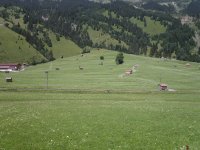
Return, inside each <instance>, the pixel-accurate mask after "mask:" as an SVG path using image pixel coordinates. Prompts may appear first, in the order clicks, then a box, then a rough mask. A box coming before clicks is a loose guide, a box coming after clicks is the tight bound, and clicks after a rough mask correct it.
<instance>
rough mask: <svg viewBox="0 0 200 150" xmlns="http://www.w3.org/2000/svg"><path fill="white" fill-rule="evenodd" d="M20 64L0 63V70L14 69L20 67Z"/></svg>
mask: <svg viewBox="0 0 200 150" xmlns="http://www.w3.org/2000/svg"><path fill="white" fill-rule="evenodd" d="M21 66H22V65H21V64H0V71H14V70H15V71H16V70H20V69H21Z"/></svg>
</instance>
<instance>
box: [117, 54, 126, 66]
mask: <svg viewBox="0 0 200 150" xmlns="http://www.w3.org/2000/svg"><path fill="white" fill-rule="evenodd" d="M115 62H116V64H117V65H120V64H123V63H124V55H123V53H122V52H120V53H118V54H117V56H116V58H115Z"/></svg>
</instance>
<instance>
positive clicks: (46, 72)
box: [45, 71, 49, 89]
mask: <svg viewBox="0 0 200 150" xmlns="http://www.w3.org/2000/svg"><path fill="white" fill-rule="evenodd" d="M48 73H49V72H48V71H45V74H46V79H47V80H46V88H47V89H48V80H49V77H48Z"/></svg>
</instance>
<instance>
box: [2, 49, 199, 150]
mask: <svg viewBox="0 0 200 150" xmlns="http://www.w3.org/2000/svg"><path fill="white" fill-rule="evenodd" d="M101 55H103V56H104V57H105V60H104V65H103V66H101V65H98V64H99V62H100V60H99V56H101ZM115 56H116V52H112V51H105V50H99V51H97V50H96V51H92V53H90V54H86V55H84V56H83V57H81V56H74V57H70V58H64V59H59V60H56V61H54V62H50V63H46V64H40V65H37V66H33V67H29V68H27V69H26V70H25V71H23V72H19V73H10V74H9V76H12V77H13V79H14V82H13V83H10V84H8V83H5V82H4V77H5V74H3V73H0V85H1V86H0V87H1V88H2V87H6V88H9V87H11V88H15V87H28V88H34V89H37V87H40V88H45V85H46V76H45V73H44V71H45V70H49V88H64V89H89V90H92V91H97V90H106V89H110V90H120V91H133V92H137V91H140V92H142V93H138V94H137V93H135V94H130V93H118V92H115V93H110V94H106V93H103V92H102V93H98V92H97V93H96V94H95V93H90V94H89V93H84V94H80V93H75V92H74V93H70V92H67V91H63V92H62V91H60V92H59V91H54V90H52V92H51V91H46V92H45V91H40V90H38V92H8V91H1V92H0V122H1V124H0V138H1V140H0V148H1V149H55V150H56V149H85V150H88V149H91V150H94V149H130V150H131V149H152V150H154V149H180V148H181V147H183V146H185V145H189V146H190V149H197V148H198V147H200V142H199V138H200V134H199V133H200V117H199V109H200V101H199V100H200V93H199V92H200V91H199V86H200V82H199V81H200V78H199V75H200V70H199V64H196V63H191V67H186V66H185V63H186V62H181V61H161V60H159V59H154V58H148V57H142V56H134V55H125V63H124V64H123V65H119V66H117V65H116V64H115V62H114V58H115ZM134 64H139V67H138V68H137V71H136V72H135V73H134V74H133V75H131V76H129V77H121V74H122V73H123V72H124V71H125V70H127V69H128V68H131V67H132V66H133V65H134ZM79 65H81V66H82V67H84V70H79V69H78V66H79ZM175 66H176V67H175ZM57 67H59V68H60V70H59V71H58V70H55V68H57ZM160 74H161V76H162V81H163V82H165V83H167V84H169V86H170V87H171V88H174V89H176V90H178V92H173V93H165V92H153V93H151V92H145V91H157V84H158V83H159V78H160ZM182 90H183V91H182ZM179 92H180V93H179Z"/></svg>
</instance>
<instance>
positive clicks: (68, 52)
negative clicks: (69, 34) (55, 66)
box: [50, 32, 81, 58]
mask: <svg viewBox="0 0 200 150" xmlns="http://www.w3.org/2000/svg"><path fill="white" fill-rule="evenodd" d="M50 38H51V41H52V44H53V47H52V48H50V50H52V51H53V55H54V57H55V58H60V57H61V56H64V57H69V56H74V55H78V54H80V53H81V48H80V47H79V46H78V45H76V44H75V43H74V42H72V41H71V40H68V39H65V38H64V37H61V38H60V41H57V40H56V35H55V34H54V33H52V32H51V33H50Z"/></svg>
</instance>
